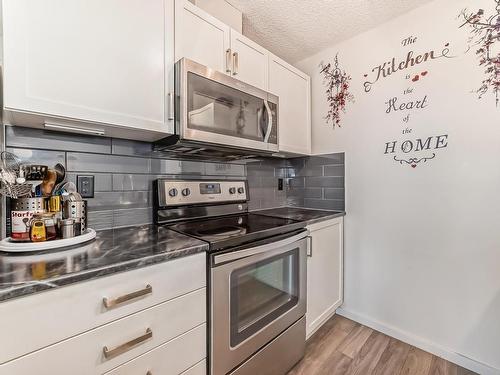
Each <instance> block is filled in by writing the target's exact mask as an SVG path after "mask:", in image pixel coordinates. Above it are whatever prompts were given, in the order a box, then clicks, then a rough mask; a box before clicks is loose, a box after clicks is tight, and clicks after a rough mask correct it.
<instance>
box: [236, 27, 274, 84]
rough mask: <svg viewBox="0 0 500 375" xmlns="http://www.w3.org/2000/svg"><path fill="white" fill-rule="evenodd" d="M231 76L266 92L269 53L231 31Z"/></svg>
mask: <svg viewBox="0 0 500 375" xmlns="http://www.w3.org/2000/svg"><path fill="white" fill-rule="evenodd" d="M231 58H232V64H231V65H232V75H233V77H234V78H237V79H239V80H241V81H243V82H246V83H249V84H250V85H253V86H256V87H258V88H260V89H262V90H266V91H267V80H268V67H269V52H268V51H267V50H266V49H265V48H263V47H261V46H259V45H258V44H257V43H255V42H253V41H251V40H250V39H248V38H247V37H245V36H243V35H241V34H240V33H238V32H237V31H235V30H231Z"/></svg>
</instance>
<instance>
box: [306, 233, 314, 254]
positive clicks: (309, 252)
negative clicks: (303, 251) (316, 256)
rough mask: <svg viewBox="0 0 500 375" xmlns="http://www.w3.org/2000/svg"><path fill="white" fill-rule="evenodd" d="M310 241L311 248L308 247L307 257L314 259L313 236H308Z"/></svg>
mask: <svg viewBox="0 0 500 375" xmlns="http://www.w3.org/2000/svg"><path fill="white" fill-rule="evenodd" d="M307 238H308V239H309V246H308V247H307V256H308V257H310V258H312V256H313V238H312V236H307Z"/></svg>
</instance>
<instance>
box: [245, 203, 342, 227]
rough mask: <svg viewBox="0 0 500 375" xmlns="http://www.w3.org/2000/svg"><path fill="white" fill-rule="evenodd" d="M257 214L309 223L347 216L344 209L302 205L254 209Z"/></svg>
mask: <svg viewBox="0 0 500 375" xmlns="http://www.w3.org/2000/svg"><path fill="white" fill-rule="evenodd" d="M253 213H255V214H259V215H267V216H275V217H281V218H285V219H292V220H297V221H305V222H307V225H309V224H314V223H318V222H320V221H324V220H329V219H334V218H336V217H340V216H345V212H344V211H327V210H317V209H313V208H301V207H289V206H287V207H278V208H270V209H266V210H258V211H253Z"/></svg>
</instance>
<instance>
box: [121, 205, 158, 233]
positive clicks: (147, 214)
mask: <svg viewBox="0 0 500 375" xmlns="http://www.w3.org/2000/svg"><path fill="white" fill-rule="evenodd" d="M151 222H153V210H152V209H151V208H149V207H148V208H135V209H123V210H122V209H118V210H114V211H113V227H114V228H119V227H127V226H130V225H140V224H144V223H151Z"/></svg>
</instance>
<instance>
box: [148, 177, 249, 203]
mask: <svg viewBox="0 0 500 375" xmlns="http://www.w3.org/2000/svg"><path fill="white" fill-rule="evenodd" d="M246 185H247V184H246V181H228V180H222V181H206V180H164V179H160V180H158V204H159V205H160V206H161V207H166V206H181V205H188V204H200V203H214V204H216V203H225V202H241V201H247V200H248V192H247V186H246Z"/></svg>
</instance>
